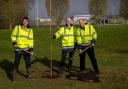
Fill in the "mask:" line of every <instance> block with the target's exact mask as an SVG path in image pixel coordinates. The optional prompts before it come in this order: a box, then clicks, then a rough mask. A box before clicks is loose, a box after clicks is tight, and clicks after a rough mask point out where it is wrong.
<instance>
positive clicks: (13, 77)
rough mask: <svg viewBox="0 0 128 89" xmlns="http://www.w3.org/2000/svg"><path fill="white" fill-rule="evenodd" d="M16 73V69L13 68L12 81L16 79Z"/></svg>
mask: <svg viewBox="0 0 128 89" xmlns="http://www.w3.org/2000/svg"><path fill="white" fill-rule="evenodd" d="M16 73H17V70H16V69H13V71H12V81H15V80H16Z"/></svg>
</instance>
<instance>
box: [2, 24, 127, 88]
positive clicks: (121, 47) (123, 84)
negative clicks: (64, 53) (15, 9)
mask: <svg viewBox="0 0 128 89" xmlns="http://www.w3.org/2000/svg"><path fill="white" fill-rule="evenodd" d="M96 30H97V33H98V39H97V43H96V47H95V53H96V58H97V61H98V65H99V69H100V72H101V75H100V76H99V77H100V80H101V83H87V82H81V81H71V80H68V79H66V78H64V77H63V78H58V79H52V80H51V79H45V78H38V79H36V80H29V79H26V78H24V77H23V76H21V75H17V79H16V82H15V83H12V82H11V81H10V79H9V73H10V72H9V71H10V70H11V69H12V67H11V66H12V63H13V61H14V53H13V49H12V44H11V39H10V35H11V31H9V30H7V29H5V30H0V89H127V88H128V69H127V68H128V25H115V26H100V27H96ZM55 31H56V29H54V28H52V32H55ZM34 39H35V48H34V53H35V55H36V56H38V57H39V59H38V60H36V61H35V62H33V64H32V70H33V75H34V76H36V77H41V76H42V75H43V74H44V73H45V71H46V70H49V65H50V59H51V56H50V50H51V49H50V35H49V29H48V28H42V29H34ZM52 48H53V67H54V68H58V66H59V61H60V59H61V39H58V40H52ZM76 53H77V51H76ZM24 65H25V64H24V60H21V63H20V70H21V71H22V72H23V73H25V68H24ZM73 65H74V66H76V67H79V57H78V56H77V57H76V58H75V59H74V64H73ZM86 66H87V67H88V68H92V66H91V63H90V61H89V59H88V58H87V60H86ZM76 69H77V70H79V69H78V68H76ZM66 74H67V73H65V75H66Z"/></svg>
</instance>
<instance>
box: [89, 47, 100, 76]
mask: <svg viewBox="0 0 128 89" xmlns="http://www.w3.org/2000/svg"><path fill="white" fill-rule="evenodd" d="M87 53H88V56H89V58H90V60H91V63H92V66H93V69H94V70H95V73H97V74H99V69H98V66H97V61H96V58H95V53H94V47H91V48H89V49H88V50H87Z"/></svg>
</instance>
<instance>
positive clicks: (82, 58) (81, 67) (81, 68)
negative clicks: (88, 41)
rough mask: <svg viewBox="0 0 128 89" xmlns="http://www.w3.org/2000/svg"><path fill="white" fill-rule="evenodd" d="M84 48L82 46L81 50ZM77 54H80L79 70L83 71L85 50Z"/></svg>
mask: <svg viewBox="0 0 128 89" xmlns="http://www.w3.org/2000/svg"><path fill="white" fill-rule="evenodd" d="M84 49H85V47H83V48H82V50H84ZM79 56H80V71H84V70H85V56H86V52H85V51H84V52H83V53H82V54H80V55H79Z"/></svg>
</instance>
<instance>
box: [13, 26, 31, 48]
mask: <svg viewBox="0 0 128 89" xmlns="http://www.w3.org/2000/svg"><path fill="white" fill-rule="evenodd" d="M11 39H12V42H15V43H16V46H17V47H18V48H23V49H28V48H33V30H32V29H30V28H24V27H22V26H20V25H18V26H15V28H14V29H13V32H12V35H11Z"/></svg>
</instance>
